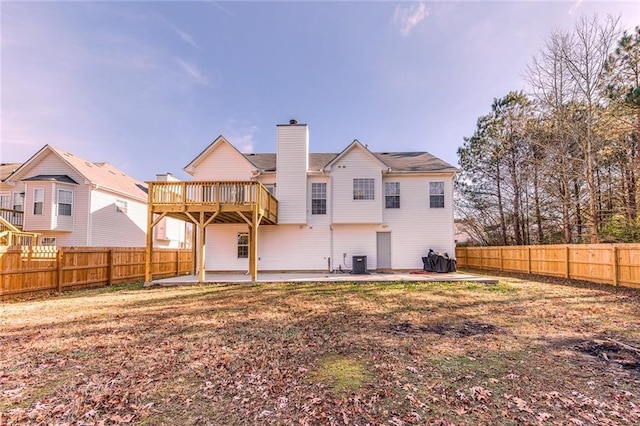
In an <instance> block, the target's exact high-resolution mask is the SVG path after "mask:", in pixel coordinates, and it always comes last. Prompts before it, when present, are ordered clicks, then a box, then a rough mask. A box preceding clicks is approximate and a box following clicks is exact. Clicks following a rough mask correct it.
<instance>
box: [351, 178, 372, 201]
mask: <svg viewBox="0 0 640 426" xmlns="http://www.w3.org/2000/svg"><path fill="white" fill-rule="evenodd" d="M373 185H374V180H373V179H354V180H353V199H354V200H373V199H374V186H373Z"/></svg>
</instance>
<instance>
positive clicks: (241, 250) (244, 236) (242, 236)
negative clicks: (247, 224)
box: [238, 232, 249, 259]
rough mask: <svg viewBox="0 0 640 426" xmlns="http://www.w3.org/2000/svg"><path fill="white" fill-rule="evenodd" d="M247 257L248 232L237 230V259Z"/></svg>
mask: <svg viewBox="0 0 640 426" xmlns="http://www.w3.org/2000/svg"><path fill="white" fill-rule="evenodd" d="M248 257H249V233H247V232H238V259H246V258H248Z"/></svg>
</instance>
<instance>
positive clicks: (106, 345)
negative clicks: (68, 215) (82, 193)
mask: <svg viewBox="0 0 640 426" xmlns="http://www.w3.org/2000/svg"><path fill="white" fill-rule="evenodd" d="M502 286H503V287H504V291H496V290H495V289H492V290H491V291H489V290H486V289H485V288H483V287H481V286H477V285H476V286H471V285H469V286H466V285H465V284H456V285H450V284H424V285H412V286H405V285H394V284H385V285H373V284H366V285H364V284H357V285H356V284H304V285H284V284H283V285H280V284H273V285H261V286H208V287H197V288H171V289H155V290H139V291H137V292H133V291H131V292H128V293H127V297H121V295H118V292H114V293H108V294H98V293H95V294H94V293H92V292H86V293H83V294H82V295H78V296H74V297H69V298H61V299H56V300H51V301H48V302H47V303H46V304H44V305H39V304H38V303H39V302H37V301H34V302H24V303H16V304H7V305H2V309H3V317H2V318H0V325H2V331H1V332H0V346H1V347H2V348H3V350H2V352H1V353H0V424H2V425H3V426H4V425H5V424H7V425H12V424H59V425H71V424H73V425H113V424H122V425H127V424H139V423H146V424H187V425H188V424H193V425H195V424H247V423H249V424H256V423H259V424H278V425H280V424H285V425H286V424H297V425H307V424H308V425H313V424H329V425H332V424H335V425H366V424H369V425H414V424H430V425H444V426H449V425H460V424H498V425H499V424H513V423H522V424H570V423H573V424H584V425H591V424H605V425H606V424H638V423H640V410H639V408H638V407H639V406H640V396H639V395H638V393H637V392H636V391H635V389H638V388H640V375H639V374H638V373H637V372H636V371H633V370H630V369H626V370H625V369H621V368H617V369H615V368H613V367H612V366H611V365H610V364H612V363H605V362H604V357H597V356H594V357H593V359H594V360H595V361H593V362H589V361H585V360H583V359H581V358H578V357H572V356H570V354H571V353H574V352H576V351H575V350H574V347H575V346H576V344H577V343H576V342H584V341H593V342H600V343H601V342H608V343H607V344H608V345H611V344H614V343H615V344H616V345H617V346H618V347H620V348H622V349H620V350H619V351H618V352H615V354H614V353H613V350H612V349H611V348H609V347H607V348H605V349H607V357H608V358H609V359H619V360H620V361H622V358H621V356H622V355H623V354H626V355H629V354H630V353H631V352H633V350H632V349H634V348H637V347H638V344H637V342H638V341H640V336H639V335H638V332H637V331H635V332H634V331H633V330H638V329H639V327H638V325H640V324H639V320H638V315H637V314H638V308H637V304H636V303H634V301H633V300H632V299H629V298H628V296H625V297H622V296H620V297H619V298H618V297H617V296H616V295H613V294H609V295H606V297H604V296H603V295H602V292H596V291H595V290H591V289H575V288H569V287H568V288H560V287H552V286H549V285H540V284H536V283H520V284H518V285H512V286H510V287H509V288H507V286H505V285H502ZM507 290H508V291H507ZM599 298H603V299H604V302H603V305H602V306H597V305H596V304H597V303H598V301H599ZM583 312H584V313H586V314H588V315H589V316H590V321H591V322H590V324H598V329H597V330H595V331H594V333H595V332H597V333H598V336H595V337H589V335H585V334H584V329H585V324H584V322H583V321H582V320H581V318H582V317H581V315H582V313H583ZM568 319H572V320H568ZM608 324H614V325H612V326H611V327H612V328H611V330H609V329H608V328H607V327H608ZM592 328H593V326H592ZM620 329H624V330H628V331H627V332H626V335H625V336H617V335H615V334H613V330H620ZM607 333H611V334H610V335H611V336H614V337H615V341H612V340H607V339H606V338H603V337H602V336H605V337H606V336H607ZM567 336H570V337H571V338H567ZM622 337H624V338H622ZM612 338H613V337H612ZM554 339H555V340H554ZM588 339H591V340H588ZM597 339H600V340H597ZM616 342H624V345H625V346H628V347H629V348H631V349H629V348H624V346H622V345H620V344H618V343H616ZM596 349H598V350H600V349H601V348H596ZM623 351H627V352H623ZM576 353H577V352H576ZM614 355H615V356H614ZM616 357H617V358H616ZM625 360H627V358H625Z"/></svg>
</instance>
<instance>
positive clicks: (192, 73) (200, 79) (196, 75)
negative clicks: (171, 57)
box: [175, 58, 209, 86]
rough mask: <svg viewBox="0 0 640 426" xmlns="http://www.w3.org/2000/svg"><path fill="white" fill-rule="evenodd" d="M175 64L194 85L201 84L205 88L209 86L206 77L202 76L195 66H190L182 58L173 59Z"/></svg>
mask: <svg viewBox="0 0 640 426" xmlns="http://www.w3.org/2000/svg"><path fill="white" fill-rule="evenodd" d="M175 61H176V63H177V64H178V65H179V66H180V68H182V70H183V71H184V72H185V73H187V75H188V76H189V77H190V78H191V79H192V80H193V81H195V82H196V83H198V84H203V85H205V86H208V85H209V81H208V80H207V77H205V76H204V74H202V71H200V69H199V68H198V66H197V65H195V64H191V63H189V62H187V61H185V60H184V59H182V58H175Z"/></svg>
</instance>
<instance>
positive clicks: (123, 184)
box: [7, 145, 146, 201]
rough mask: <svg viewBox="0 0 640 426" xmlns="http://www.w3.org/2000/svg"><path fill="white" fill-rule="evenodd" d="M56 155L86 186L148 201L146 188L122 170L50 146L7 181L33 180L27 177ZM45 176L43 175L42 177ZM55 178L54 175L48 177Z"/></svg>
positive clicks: (35, 155) (60, 172) (64, 171)
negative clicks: (38, 165)
mask: <svg viewBox="0 0 640 426" xmlns="http://www.w3.org/2000/svg"><path fill="white" fill-rule="evenodd" d="M50 154H51V155H55V156H56V157H57V158H58V159H60V160H61V161H62V163H64V165H66V166H67V167H69V168H70V169H71V170H72V171H74V172H75V173H77V174H78V175H80V176H82V177H83V178H84V179H85V182H83V183H85V184H92V185H95V186H96V187H98V188H101V189H104V190H108V191H113V192H117V193H119V194H122V195H125V196H129V197H131V198H135V199H138V200H141V201H145V200H146V186H145V185H144V184H143V183H142V182H140V181H138V180H136V179H134V178H132V177H131V176H128V175H127V174H125V173H124V172H122V171H121V170H119V169H117V168H116V167H114V166H113V165H112V164H109V163H104V162H101V163H92V162H90V161H87V160H85V159H83V158H80V157H78V156H76V155H74V154H71V153H69V152H66V151H63V150H61V149H58V148H54V147H52V146H50V145H45V146H44V147H42V148H41V149H40V150H39V151H38V152H36V153H35V154H34V155H33V156H32V157H31V158H29V160H27V161H26V162H25V163H24V164H23V165H22V166H20V167H19V168H18V169H17V170H16V171H15V172H13V173H12V174H11V175H10V176H9V177H8V178H7V180H10V181H18V180H21V179H22V180H24V179H25V178H26V179H33V177H27V176H26V175H27V174H28V173H29V171H30V170H32V169H33V168H34V167H36V166H37V164H38V163H39V162H40V161H41V160H43V159H44V158H45V157H46V156H47V155H50ZM66 174H67V170H59V171H57V175H66ZM40 176H43V175H40ZM47 176H53V175H47Z"/></svg>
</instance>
